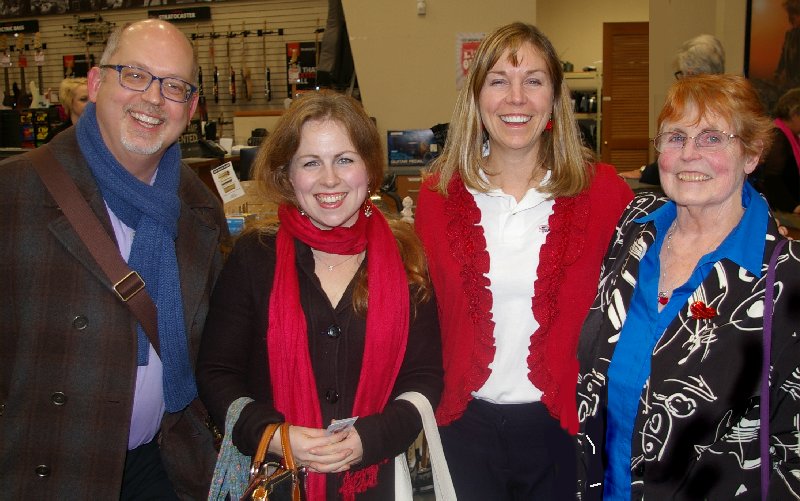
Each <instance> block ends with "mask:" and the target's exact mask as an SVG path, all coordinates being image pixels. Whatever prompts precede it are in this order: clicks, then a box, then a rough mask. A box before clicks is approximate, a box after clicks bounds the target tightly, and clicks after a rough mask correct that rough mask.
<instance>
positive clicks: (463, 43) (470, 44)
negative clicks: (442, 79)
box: [456, 33, 484, 89]
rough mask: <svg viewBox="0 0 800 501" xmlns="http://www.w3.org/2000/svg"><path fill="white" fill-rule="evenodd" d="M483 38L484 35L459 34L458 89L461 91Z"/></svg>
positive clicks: (457, 41) (457, 56) (457, 44)
mask: <svg viewBox="0 0 800 501" xmlns="http://www.w3.org/2000/svg"><path fill="white" fill-rule="evenodd" d="M483 37H484V34H483V33H459V34H458V35H456V89H460V88H461V86H462V85H464V80H465V79H466V77H467V73H468V72H469V66H470V64H471V63H472V58H473V57H474V56H475V52H476V51H477V50H478V46H479V45H480V43H481V40H483Z"/></svg>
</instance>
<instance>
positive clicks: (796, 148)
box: [775, 118, 800, 171]
mask: <svg viewBox="0 0 800 501" xmlns="http://www.w3.org/2000/svg"><path fill="white" fill-rule="evenodd" d="M775 127H777V128H779V129H780V130H781V132H783V135H785V136H786V139H788V140H789V144H790V145H791V147H792V153H794V163H795V164H796V165H797V170H798V171H800V143H798V141H797V136H796V135H795V134H794V132H792V129H790V128H789V126H788V125H786V122H784V121H783V120H781V119H780V118H776V119H775Z"/></svg>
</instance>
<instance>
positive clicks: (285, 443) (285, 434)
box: [281, 423, 297, 471]
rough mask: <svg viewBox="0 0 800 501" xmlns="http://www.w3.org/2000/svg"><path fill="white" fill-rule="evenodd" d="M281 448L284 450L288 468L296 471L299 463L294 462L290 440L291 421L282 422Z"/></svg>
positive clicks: (284, 460) (284, 459)
mask: <svg viewBox="0 0 800 501" xmlns="http://www.w3.org/2000/svg"><path fill="white" fill-rule="evenodd" d="M281 450H282V451H283V462H284V464H285V465H286V469H287V470H292V471H296V470H297V464H295V462H294V454H292V444H291V443H290V442H289V423H283V424H281Z"/></svg>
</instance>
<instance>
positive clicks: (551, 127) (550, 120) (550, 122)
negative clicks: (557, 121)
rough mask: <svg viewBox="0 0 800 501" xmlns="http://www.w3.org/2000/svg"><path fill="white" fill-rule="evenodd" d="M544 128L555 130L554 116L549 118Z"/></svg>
mask: <svg viewBox="0 0 800 501" xmlns="http://www.w3.org/2000/svg"><path fill="white" fill-rule="evenodd" d="M544 130H553V119H552V118H550V119H548V120H547V125H545V126H544Z"/></svg>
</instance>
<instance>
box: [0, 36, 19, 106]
mask: <svg viewBox="0 0 800 501" xmlns="http://www.w3.org/2000/svg"><path fill="white" fill-rule="evenodd" d="M0 51H2V52H0V66H2V67H3V81H4V82H5V87H3V106H4V107H6V108H13V107H14V106H16V105H17V102H16V100H15V99H14V95H13V94H11V82H10V81H9V79H8V69H9V68H11V53H10V52H9V51H8V36H6V35H3V36H0Z"/></svg>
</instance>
